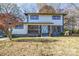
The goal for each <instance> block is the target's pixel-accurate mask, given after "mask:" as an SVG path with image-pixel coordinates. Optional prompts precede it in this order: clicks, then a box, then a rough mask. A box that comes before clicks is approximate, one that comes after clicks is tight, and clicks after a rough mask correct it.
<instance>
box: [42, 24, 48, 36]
mask: <svg viewBox="0 0 79 59" xmlns="http://www.w3.org/2000/svg"><path fill="white" fill-rule="evenodd" d="M41 33H42V36H48V26H46V25H42V26H41Z"/></svg>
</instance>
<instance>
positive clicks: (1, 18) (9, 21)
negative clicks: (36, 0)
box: [0, 3, 24, 40]
mask: <svg viewBox="0 0 79 59" xmlns="http://www.w3.org/2000/svg"><path fill="white" fill-rule="evenodd" d="M22 19H24V16H23V14H22V12H21V10H20V9H19V7H18V6H17V5H16V4H13V3H1V4H0V29H2V30H3V31H4V32H5V33H6V35H7V36H8V37H9V39H10V40H11V39H12V35H11V34H12V29H13V28H14V27H15V26H16V25H17V24H19V22H21V21H22Z"/></svg>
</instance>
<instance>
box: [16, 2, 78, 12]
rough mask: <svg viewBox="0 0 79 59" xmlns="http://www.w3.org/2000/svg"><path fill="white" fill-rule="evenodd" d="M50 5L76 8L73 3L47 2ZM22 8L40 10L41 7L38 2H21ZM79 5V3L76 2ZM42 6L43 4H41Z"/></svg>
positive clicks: (56, 7) (60, 7)
mask: <svg viewBox="0 0 79 59" xmlns="http://www.w3.org/2000/svg"><path fill="white" fill-rule="evenodd" d="M47 4H48V5H50V6H52V7H54V8H55V9H66V8H74V6H72V4H71V3H47ZM17 5H18V6H19V7H20V9H21V10H22V11H23V12H25V10H26V12H38V10H39V7H38V5H37V3H21V4H17ZM75 5H76V6H78V7H79V4H75ZM40 7H41V6H40Z"/></svg>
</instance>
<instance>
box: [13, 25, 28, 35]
mask: <svg viewBox="0 0 79 59" xmlns="http://www.w3.org/2000/svg"><path fill="white" fill-rule="evenodd" d="M27 33H28V26H27V25H24V27H23V29H13V31H12V34H27Z"/></svg>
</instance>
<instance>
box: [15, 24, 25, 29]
mask: <svg viewBox="0 0 79 59" xmlns="http://www.w3.org/2000/svg"><path fill="white" fill-rule="evenodd" d="M23 28H24V26H23V25H16V27H15V29H23Z"/></svg>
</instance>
